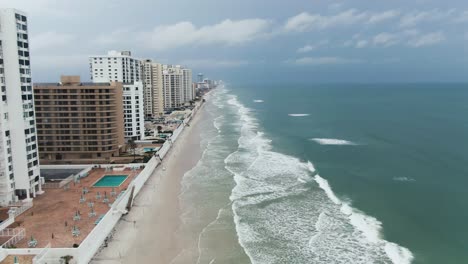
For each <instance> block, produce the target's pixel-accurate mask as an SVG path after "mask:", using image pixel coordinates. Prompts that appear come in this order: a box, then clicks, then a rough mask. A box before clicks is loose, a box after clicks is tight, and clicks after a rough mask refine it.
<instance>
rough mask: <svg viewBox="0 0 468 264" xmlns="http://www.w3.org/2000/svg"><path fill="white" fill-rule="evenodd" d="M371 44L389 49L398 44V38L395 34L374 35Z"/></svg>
mask: <svg viewBox="0 0 468 264" xmlns="http://www.w3.org/2000/svg"><path fill="white" fill-rule="evenodd" d="M372 42H373V43H374V45H379V46H384V47H389V46H392V45H395V44H397V43H398V42H399V36H398V35H397V34H393V33H387V32H383V33H380V34H377V35H375V36H374V38H373V39H372Z"/></svg>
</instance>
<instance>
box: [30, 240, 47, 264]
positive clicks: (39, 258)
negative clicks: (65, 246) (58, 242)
mask: <svg viewBox="0 0 468 264" xmlns="http://www.w3.org/2000/svg"><path fill="white" fill-rule="evenodd" d="M49 248H50V242H49V243H48V244H47V245H46V246H45V247H44V248H43V249H42V250H41V252H40V253H39V254H37V255H36V256H35V257H34V258H33V259H32V263H33V264H42V263H45V262H44V261H45V255H46V254H47V251H49Z"/></svg>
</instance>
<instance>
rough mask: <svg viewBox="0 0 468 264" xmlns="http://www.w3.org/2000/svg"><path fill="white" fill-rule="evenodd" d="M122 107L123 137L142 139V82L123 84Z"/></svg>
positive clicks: (143, 124) (143, 129) (143, 118)
mask: <svg viewBox="0 0 468 264" xmlns="http://www.w3.org/2000/svg"><path fill="white" fill-rule="evenodd" d="M123 109H124V127H125V130H124V131H125V137H126V138H129V139H130V138H131V139H135V140H140V139H143V137H144V134H145V115H144V101H143V83H142V82H134V83H124V84H123Z"/></svg>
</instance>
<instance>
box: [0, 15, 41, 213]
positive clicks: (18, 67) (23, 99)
mask: <svg viewBox="0 0 468 264" xmlns="http://www.w3.org/2000/svg"><path fill="white" fill-rule="evenodd" d="M28 26H29V25H28V19H27V17H26V14H25V13H23V12H21V11H18V10H15V9H0V86H1V101H0V204H1V205H5V204H8V203H10V202H13V201H16V200H17V199H30V198H31V197H35V196H36V194H37V193H41V192H42V189H41V184H42V180H41V177H40V175H39V173H40V172H39V157H38V149H37V138H36V123H35V113H34V101H33V96H34V93H33V89H32V85H31V84H32V81H31V66H30V54H29V51H30V47H29V37H28Z"/></svg>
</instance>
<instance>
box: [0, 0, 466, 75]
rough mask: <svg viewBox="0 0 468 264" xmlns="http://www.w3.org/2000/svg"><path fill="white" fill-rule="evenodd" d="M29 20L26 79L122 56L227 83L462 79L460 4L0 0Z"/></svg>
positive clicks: (414, 0) (83, 69) (419, 0)
mask: <svg viewBox="0 0 468 264" xmlns="http://www.w3.org/2000/svg"><path fill="white" fill-rule="evenodd" d="M0 6H2V7H14V8H17V9H20V10H23V11H25V12H27V13H28V14H29V30H30V32H29V33H30V42H31V44H30V46H31V61H32V73H33V78H34V81H36V82H39V81H41V82H42V81H56V80H58V78H59V75H60V74H77V75H81V76H82V78H83V79H85V80H88V79H89V64H88V56H89V55H96V54H104V53H106V52H107V50H131V51H132V52H133V54H134V55H135V56H136V57H139V58H152V59H154V60H156V61H159V62H162V63H172V64H183V65H186V66H188V67H191V68H193V69H194V73H196V72H204V73H205V75H206V76H208V77H212V78H215V79H225V80H228V81H258V82H266V81H268V82H280V81H297V82H323V81H338V82H346V81H362V82H378V81H402V82H404V81H468V1H466V0H445V1H440V0H411V1H409V0H391V1H384V0H352V1H351V0H342V1H332V0H328V1H326V0H236V1H231V0H229V1H227V0H165V1H159V0H131V1H130V0H125V1H123V0H112V1H111V0H107V1H104V0H73V1H69V0H0Z"/></svg>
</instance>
